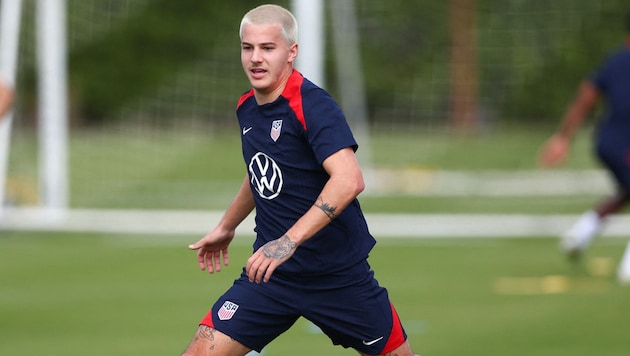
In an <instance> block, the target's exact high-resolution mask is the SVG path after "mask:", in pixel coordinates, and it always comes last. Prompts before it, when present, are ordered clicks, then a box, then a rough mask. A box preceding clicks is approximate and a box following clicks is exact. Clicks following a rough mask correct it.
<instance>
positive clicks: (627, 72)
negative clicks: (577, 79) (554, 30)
mask: <svg viewBox="0 0 630 356" xmlns="http://www.w3.org/2000/svg"><path fill="white" fill-rule="evenodd" d="M591 82H592V83H593V84H595V86H596V87H597V89H598V90H599V91H600V92H601V93H602V94H603V96H604V97H605V100H606V112H605V113H604V116H603V118H602V120H601V122H600V134H601V135H604V137H600V139H602V138H608V135H613V136H616V135H623V141H625V142H629V141H630V48H628V46H626V47H624V48H622V49H620V50H619V51H617V52H615V53H614V54H613V55H611V56H610V57H608V58H607V59H606V60H605V62H604V64H603V65H602V66H601V67H600V68H599V69H598V70H597V71H596V72H595V73H594V74H593V75H592V76H591Z"/></svg>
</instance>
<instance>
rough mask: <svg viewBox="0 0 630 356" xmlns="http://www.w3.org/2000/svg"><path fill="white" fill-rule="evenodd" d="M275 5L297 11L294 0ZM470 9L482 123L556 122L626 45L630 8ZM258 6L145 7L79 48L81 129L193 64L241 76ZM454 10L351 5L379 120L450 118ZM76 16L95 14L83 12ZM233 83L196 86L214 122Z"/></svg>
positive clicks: (497, 4) (512, 4) (30, 82)
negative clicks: (241, 27)
mask: <svg viewBox="0 0 630 356" xmlns="http://www.w3.org/2000/svg"><path fill="white" fill-rule="evenodd" d="M73 1H77V2H78V1H81V2H82V3H85V2H86V1H97V0H72V1H70V5H72V3H73ZM278 3H279V4H280V5H284V6H287V7H289V6H290V5H291V4H290V2H289V1H288V0H287V1H280V2H278ZM474 3H475V4H476V7H475V8H473V9H472V11H475V12H476V15H477V29H476V33H477V44H478V45H477V52H478V56H479V58H478V72H477V76H478V78H479V83H480V87H479V100H480V104H481V110H482V113H481V114H482V115H483V116H484V118H485V116H488V118H489V119H493V118H498V120H500V122H510V121H513V122H532V121H538V122H541V121H546V120H553V121H554V122H556V121H557V120H558V117H559V116H560V115H561V113H562V111H563V110H564V106H565V105H566V103H567V102H568V100H570V98H571V96H572V95H573V92H574V91H575V88H576V86H577V84H578V83H579V81H580V80H581V79H582V78H584V77H585V76H587V75H588V74H589V73H590V72H591V71H592V70H593V69H594V68H595V66H596V65H597V64H598V63H599V62H600V61H601V59H602V57H603V56H605V55H606V54H607V53H609V52H610V51H612V50H613V49H614V48H617V47H619V46H621V45H622V43H623V37H624V32H623V24H624V16H625V14H626V11H627V8H628V7H627V4H626V2H625V1H622V0H610V1H591V0H577V1H576V0H564V1H553V2H545V1H502V0H478V1H476V2H474ZM258 4H259V2H256V1H252V0H239V1H229V2H216V1H214V2H213V1H195V0H179V1H169V0H150V1H147V2H146V6H144V7H143V8H142V11H139V12H137V13H132V14H129V16H127V17H125V18H123V19H122V20H121V21H118V22H116V24H115V26H112V27H111V28H110V29H108V30H107V31H104V32H103V33H102V34H101V35H99V36H96V37H95V38H94V39H93V40H92V41H91V42H87V43H82V44H79V45H77V46H73V47H72V51H71V52H70V53H69V62H70V68H71V70H70V92H71V100H72V108H73V115H74V116H75V117H74V121H75V122H85V123H88V124H90V123H92V124H94V123H97V122H101V121H105V120H115V118H117V117H119V116H120V115H118V113H119V112H120V110H122V109H123V108H124V107H125V105H128V104H129V103H134V102H136V101H138V100H139V99H140V98H143V97H146V96H149V95H151V94H152V93H153V91H155V90H156V88H159V87H160V85H165V83H170V82H169V80H170V81H172V79H173V77H174V76H175V75H176V74H177V73H178V72H181V71H183V70H184V69H186V68H189V67H190V66H192V65H194V64H196V63H209V64H208V65H216V66H218V67H220V68H216V72H220V73H229V74H230V78H242V77H243V75H242V73H241V68H240V65H238V46H237V38H236V35H237V29H238V24H239V21H240V18H241V16H242V15H243V13H245V11H247V10H248V9H250V8H252V7H254V6H256V5H258ZM103 6H112V5H111V4H109V5H103ZM450 6H452V5H451V4H450V3H449V2H447V1H437V2H436V1H429V0H422V1H415V0H414V1H412V0H392V1H387V2H381V1H366V0H361V1H356V8H357V17H358V22H359V24H358V25H359V34H360V41H361V42H360V47H361V53H362V58H361V61H362V63H361V65H362V72H363V74H364V78H365V79H364V82H365V90H366V95H367V102H368V112H369V115H370V120H371V121H372V122H375V123H382V124H395V123H400V124H406V123H412V124H413V125H419V124H421V123H424V122H427V123H434V122H438V123H442V122H444V121H445V120H446V119H447V117H446V116H447V115H448V112H449V95H450V89H451V88H450V67H449V66H450V55H451V37H450V34H449V31H450V27H449V23H450V21H451V19H449V16H450V14H451V12H450ZM329 7H330V4H329ZM79 8H80V7H79ZM330 11H331V9H330V8H329V9H328V13H327V16H328V17H329V15H330ZM29 13H30V11H29ZM72 14H73V16H75V17H81V16H85V17H86V18H90V17H89V16H87V15H89V14H82V13H81V12H72ZM73 20H74V19H70V22H71V23H73ZM328 24H330V21H328ZM332 31H335V29H334V28H331V27H328V28H327V32H328V50H327V53H326V63H327V71H326V77H327V78H326V82H327V83H329V85H328V86H327V87H328V88H329V90H330V91H331V92H332V93H333V94H334V95H336V91H337V90H338V89H337V86H336V80H337V79H336V74H335V73H336V72H335V70H334V68H335V67H334V66H335V63H334V54H333V53H332V44H331V42H330V41H331V40H332V36H331V33H332ZM209 59H210V60H209ZM210 63H211V64H210ZM228 63H235V64H236V65H228ZM25 72H26V73H25V74H24V77H23V78H22V79H21V80H22V81H24V82H26V85H25V86H26V90H27V91H29V93H24V95H21V97H22V99H21V100H24V102H25V103H26V105H28V106H29V107H28V108H27V109H25V110H27V111H29V112H33V111H34V109H33V108H32V107H34V106H35V101H34V100H33V96H34V94H33V91H34V89H35V85H34V79H35V74H34V69H33V68H32V67H27V68H26V69H25ZM243 83H244V82H243ZM227 85H229V84H228V83H225V85H217V84H216V83H212V84H208V87H203V88H199V89H198V90H204V91H207V92H208V95H209V96H210V97H213V98H220V99H218V101H220V102H218V103H212V104H209V105H213V106H214V107H219V106H221V108H222V110H223V106H225V110H223V111H220V112H221V114H220V115H216V114H215V117H209V118H208V119H209V120H212V121H214V122H219V121H220V120H224V119H225V117H224V115H223V113H224V112H227V111H228V110H231V109H232V108H233V102H232V101H233V100H232V101H229V103H223V99H222V98H223V94H224V92H225V86H227ZM240 92H241V91H239V90H237V89H236V88H230V93H235V94H231V96H230V97H235V96H237V95H238V94H239V93H240ZM184 105H185V104H184ZM176 119H178V118H177V117H176V115H165V117H163V118H160V119H159V120H163V121H169V120H176Z"/></svg>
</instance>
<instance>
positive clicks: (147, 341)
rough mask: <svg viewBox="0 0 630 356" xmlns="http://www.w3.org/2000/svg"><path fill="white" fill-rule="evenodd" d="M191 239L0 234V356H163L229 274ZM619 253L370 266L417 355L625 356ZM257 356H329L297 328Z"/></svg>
mask: <svg viewBox="0 0 630 356" xmlns="http://www.w3.org/2000/svg"><path fill="white" fill-rule="evenodd" d="M197 238H198V236H157V237H156V236H140V235H124V236H123V235H99V234H70V233H68V234H64V233H54V234H50V233H27V232H19V233H18V232H3V233H2V237H1V238H0V268H1V270H2V273H1V274H0V276H1V279H0V286H1V287H0V288H1V289H0V290H1V293H0V315H1V317H0V354H1V355H66V356H67V355H85V354H89V355H107V356H111V355H176V354H178V353H180V352H181V351H182V350H183V348H184V347H185V345H186V344H187V343H188V341H189V340H190V338H191V337H192V335H193V333H194V330H195V328H196V323H197V322H198V320H199V319H200V318H201V317H202V316H203V315H204V313H205V312H206V310H207V308H209V306H210V305H211V303H212V302H213V301H214V299H215V298H216V297H217V296H218V295H219V294H220V293H222V292H223V291H224V290H225V289H226V288H227V287H228V286H229V285H230V284H231V281H232V280H233V279H234V278H236V276H237V275H238V274H239V271H240V267H241V266H242V265H243V264H244V262H245V260H246V258H247V257H248V255H249V250H250V247H249V244H250V241H249V239H247V238H242V239H241V240H238V239H237V240H236V241H235V244H234V246H233V248H232V251H231V253H232V256H231V257H232V264H231V265H230V266H229V267H228V268H226V269H225V270H223V271H222V272H220V273H218V274H214V275H208V274H207V273H205V272H201V271H199V270H198V269H197V266H196V261H195V257H194V253H193V252H191V251H188V250H187V248H186V247H185V246H186V245H187V244H188V243H189V242H191V241H195V240H196V239H197ZM623 243H624V241H622V239H614V238H606V239H602V240H601V241H597V242H596V243H595V245H594V247H593V249H592V250H590V251H589V254H588V255H587V256H586V258H585V259H584V261H583V262H582V263H581V264H578V265H572V264H569V263H568V262H567V261H566V260H565V259H564V258H563V257H562V256H561V255H560V254H559V253H558V251H557V249H556V241H555V240H554V239H551V238H536V239H533V238H522V239H417V240H398V239H387V238H384V239H381V240H380V242H379V244H378V245H377V246H376V248H375V250H374V251H373V254H372V256H371V263H372V266H373V267H374V269H375V270H376V277H377V278H378V279H379V281H380V282H381V284H383V285H385V286H386V287H387V288H388V289H389V291H390V295H391V298H392V300H393V301H394V302H395V304H396V306H397V309H398V310H399V312H400V314H401V318H402V321H403V323H404V324H405V325H406V328H407V331H408V334H409V337H410V341H411V343H412V345H413V347H414V348H415V350H416V352H420V353H422V355H425V356H428V355H444V356H448V355H457V356H459V355H467V356H474V355H484V356H485V355H536V356H541V355H549V356H563V355H566V356H569V355H570V356H577V355H598V356H599V355H625V354H627V352H628V348H629V347H630V343H629V341H628V340H630V339H629V338H628V330H630V319H629V318H628V315H630V303H628V298H630V287H623V286H620V285H618V284H617V282H616V280H615V277H614V268H615V266H616V263H617V262H618V261H619V259H620V258H621V254H622V251H623V248H622V245H623ZM264 354H265V355H301V356H310V355H312V356H321V355H328V356H335V355H353V354H355V352H354V351H351V350H345V349H343V348H340V347H333V346H332V345H331V343H330V342H329V341H328V339H327V338H326V337H325V336H324V335H322V334H321V333H319V332H318V330H317V329H315V328H313V327H312V326H311V325H310V324H309V323H308V322H307V321H305V320H300V321H299V322H298V323H297V324H296V325H295V326H294V327H293V328H292V329H291V330H290V331H289V332H288V333H286V334H284V335H283V336H281V337H280V338H279V339H277V340H276V341H275V342H274V343H272V344H271V345H270V346H269V347H268V348H267V349H266V350H264Z"/></svg>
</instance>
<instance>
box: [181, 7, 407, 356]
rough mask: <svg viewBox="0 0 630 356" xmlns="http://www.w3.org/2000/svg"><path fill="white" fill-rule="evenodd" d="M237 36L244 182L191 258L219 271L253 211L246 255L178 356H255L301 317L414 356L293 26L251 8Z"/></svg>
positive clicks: (271, 12)
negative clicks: (376, 267) (374, 260)
mask: <svg viewBox="0 0 630 356" xmlns="http://www.w3.org/2000/svg"><path fill="white" fill-rule="evenodd" d="M240 37H241V62H242V65H243V69H244V70H245V74H246V76H247V78H248V79H249V82H250V84H251V85H252V87H253V88H252V89H251V90H249V91H248V92H247V93H245V94H243V96H241V98H240V100H239V102H238V105H237V116H238V121H239V125H240V134H241V140H242V151H243V156H244V159H245V163H246V167H247V170H248V173H247V174H246V176H245V179H244V181H243V184H242V185H241V188H240V190H239V191H238V193H237V194H236V197H235V198H234V200H233V202H232V203H231V204H230V206H229V207H228V209H227V211H226V212H225V215H224V216H223V218H222V219H221V221H220V222H219V224H218V225H217V227H215V228H214V230H212V231H211V232H210V233H209V234H207V235H206V236H204V237H203V238H202V239H201V240H199V241H198V242H197V243H195V244H192V245H190V246H189V248H190V249H193V250H198V252H197V260H198V262H199V265H200V267H201V269H202V270H203V269H208V271H209V272H210V273H212V272H214V271H220V270H221V263H223V264H225V265H227V264H228V253H227V249H228V245H229V244H230V242H231V241H232V239H233V238H234V235H235V229H236V227H237V226H238V225H239V224H240V223H241V222H242V221H243V220H244V219H245V218H246V217H247V216H248V215H249V214H250V213H251V212H252V211H253V210H254V209H256V219H255V221H256V229H255V231H256V240H255V242H254V253H253V255H252V256H251V257H250V258H249V259H248V260H247V264H246V267H245V268H244V269H243V272H242V273H241V276H240V278H239V279H237V280H236V281H235V282H234V284H233V286H232V287H231V288H230V289H229V290H228V291H227V292H226V293H225V294H224V295H223V296H221V297H220V298H219V299H218V301H217V302H216V303H215V304H214V306H213V307H212V309H211V310H210V312H209V313H208V314H207V315H206V317H205V318H204V319H203V320H202V321H201V323H200V326H199V328H198V330H197V332H196V334H195V336H194V338H193V340H192V341H191V343H190V345H189V346H188V348H187V350H186V351H185V355H245V354H247V353H248V352H249V351H251V350H256V351H258V352H260V351H261V350H262V349H263V348H264V347H265V346H266V345H267V344H269V343H270V342H271V341H272V340H273V339H275V338H276V337H278V336H279V335H280V334H282V333H283V332H285V331H286V330H287V329H289V328H290V327H291V325H293V323H294V322H295V321H296V320H297V319H298V318H300V317H305V318H307V319H308V320H310V321H311V322H313V323H314V324H315V325H317V326H318V327H319V328H320V329H321V330H322V331H323V332H324V333H325V334H326V335H327V336H328V337H329V338H330V339H331V340H332V342H333V343H334V344H336V345H342V346H344V347H349V348H353V349H355V350H357V351H358V352H359V353H360V354H361V355H399V356H411V355H413V352H412V351H411V347H410V345H409V343H408V341H407V335H406V333H405V331H404V329H403V327H402V324H401V322H400V320H399V318H398V315H397V313H396V310H395V309H394V307H393V305H392V304H391V303H390V300H389V296H388V293H387V290H386V289H385V288H383V287H381V286H380V285H379V284H378V282H377V281H376V279H375V278H374V272H373V271H372V270H371V269H370V266H369V264H368V262H367V257H368V253H369V252H370V250H371V249H372V247H373V246H374V244H375V240H374V238H373V237H372V236H371V235H370V233H369V232H368V228H367V224H366V221H365V219H364V216H363V213H362V211H361V208H360V206H359V203H358V201H357V199H356V197H357V195H358V194H359V193H360V192H361V191H362V190H363V189H364V181H363V178H362V173H361V169H360V167H359V164H358V162H357V159H356V157H355V150H356V149H357V147H358V146H357V143H356V142H355V140H354V138H353V135H352V133H351V131H350V128H349V126H348V124H347V122H346V119H345V117H344V114H343V113H342V111H341V109H340V108H339V106H338V105H337V103H336V102H335V101H334V100H333V99H332V97H330V95H329V94H328V93H327V92H325V91H324V90H323V89H321V88H319V87H317V86H315V85H314V84H313V83H311V82H310V81H308V80H307V79H305V78H304V77H303V76H302V75H301V74H300V73H299V72H297V71H296V70H294V69H293V61H294V60H295V59H296V57H297V54H298V45H297V22H296V20H295V18H294V17H293V15H291V13H290V12H288V11H287V10H285V9H284V8H282V7H279V6H276V5H263V6H260V7H257V8H255V9H253V10H251V11H250V12H248V13H247V14H246V15H245V16H244V18H243V20H242V22H241V27H240ZM221 260H222V261H221Z"/></svg>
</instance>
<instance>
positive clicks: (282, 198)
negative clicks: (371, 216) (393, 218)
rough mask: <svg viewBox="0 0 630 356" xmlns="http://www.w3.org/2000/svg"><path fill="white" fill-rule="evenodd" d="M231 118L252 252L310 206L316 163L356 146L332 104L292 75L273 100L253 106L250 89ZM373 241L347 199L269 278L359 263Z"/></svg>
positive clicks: (315, 193) (322, 180)
mask: <svg viewBox="0 0 630 356" xmlns="http://www.w3.org/2000/svg"><path fill="white" fill-rule="evenodd" d="M236 113H237V116H238V121H239V125H240V129H241V139H242V149H243V158H244V160H245V164H246V165H247V170H248V172H249V178H250V183H251V189H252V193H253V195H254V201H255V203H256V219H255V221H256V229H255V231H256V241H255V242H254V250H257V249H258V248H260V247H261V246H262V245H264V244H265V243H267V242H269V241H272V240H275V239H277V238H279V237H281V236H282V235H284V234H285V233H286V231H287V230H288V229H289V228H290V227H291V226H293V224H294V223H295V222H296V221H297V220H298V219H299V218H300V217H301V216H302V215H304V214H305V213H306V211H307V210H309V209H310V208H311V207H312V206H313V204H314V203H315V201H316V200H317V198H318V197H319V194H320V193H321V190H322V189H323V187H324V185H325V184H326V182H327V181H328V179H329V176H328V174H327V173H326V171H325V170H324V168H323V167H322V162H323V161H324V160H325V159H326V158H328V157H329V156H330V155H332V154H333V153H335V152H337V151H339V150H341V149H343V148H346V147H352V148H353V149H354V150H356V149H357V147H358V146H357V143H356V141H355V140H354V137H353V136H352V132H351V131H350V128H349V126H348V123H347V122H346V119H345V116H344V114H343V112H342V110H341V108H340V107H339V106H338V105H337V103H336V102H335V101H334V99H333V98H332V97H331V96H330V95H329V94H328V93H327V92H326V91H324V90H323V89H321V88H319V87H317V86H316V85H314V84H313V83H311V82H310V81H309V80H307V79H305V78H304V77H303V76H302V75H301V74H300V73H299V72H298V71H296V70H294V71H293V73H292V74H291V76H290V78H289V80H288V83H287V85H286V87H285V89H284V91H283V92H282V95H281V96H280V97H279V98H278V99H276V100H275V101H274V102H272V103H268V104H264V105H260V106H259V105H258V104H257V103H256V100H255V98H254V92H253V90H250V91H248V92H247V93H245V94H243V96H241V98H240V100H239V102H238V106H237V110H236ZM322 214H323V212H322ZM374 244H375V240H374V238H373V237H372V236H371V235H370V233H369V231H368V227H367V223H366V221H365V218H364V216H363V213H362V211H361V207H360V206H359V202H358V201H357V200H356V199H355V200H354V201H353V202H352V203H351V204H350V205H348V207H347V208H346V209H345V210H344V211H343V212H342V213H341V214H339V216H338V217H337V218H336V219H335V220H333V221H332V222H331V223H330V224H328V225H327V226H326V227H324V228H323V229H322V230H321V231H319V232H318V233H317V234H315V235H314V236H313V237H312V238H311V239H309V240H308V241H306V242H305V243H303V244H302V245H301V246H299V247H298V249H297V250H296V252H295V254H294V255H293V256H292V258H291V259H289V260H288V261H286V262H285V263H283V264H282V265H280V267H278V269H277V270H276V272H275V273H279V274H285V275H294V274H299V275H320V274H326V273H334V272H336V271H340V270H343V269H346V268H348V267H351V266H354V265H356V264H357V263H359V262H361V261H363V260H365V259H366V258H367V256H368V253H369V251H370V250H371V249H372V247H373V246H374Z"/></svg>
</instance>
